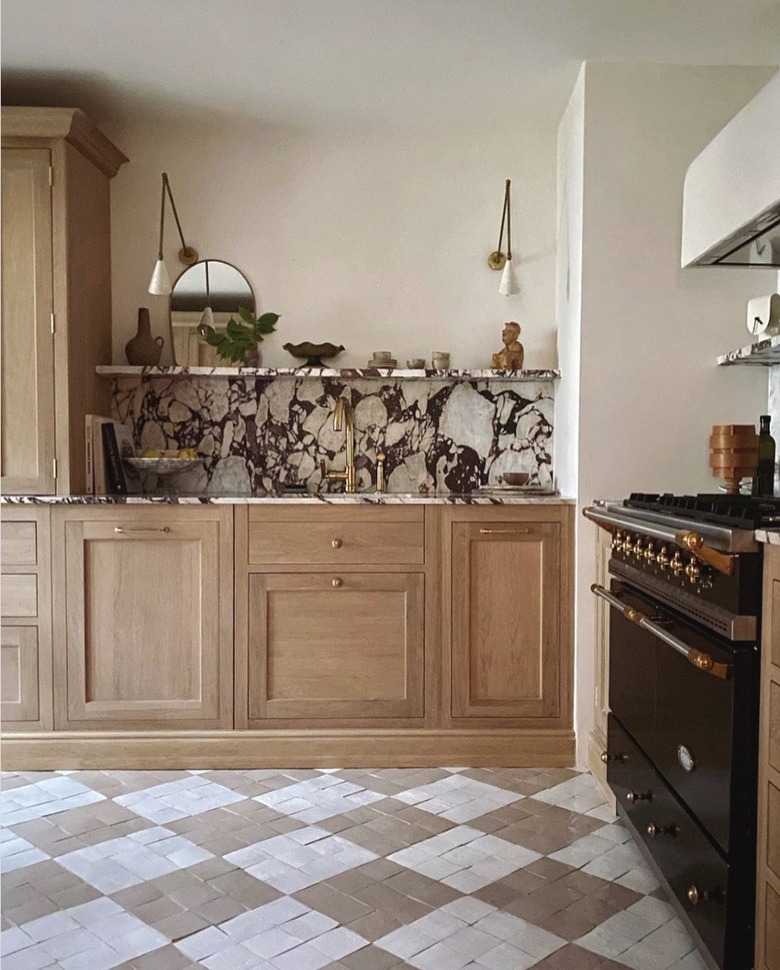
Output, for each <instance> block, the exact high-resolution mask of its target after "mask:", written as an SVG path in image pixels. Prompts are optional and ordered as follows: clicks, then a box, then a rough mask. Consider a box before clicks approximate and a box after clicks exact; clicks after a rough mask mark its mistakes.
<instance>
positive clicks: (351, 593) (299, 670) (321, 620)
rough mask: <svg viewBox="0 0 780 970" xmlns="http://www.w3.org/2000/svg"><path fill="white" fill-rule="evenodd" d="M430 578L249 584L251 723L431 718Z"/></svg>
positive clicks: (316, 578) (276, 578)
mask: <svg viewBox="0 0 780 970" xmlns="http://www.w3.org/2000/svg"><path fill="white" fill-rule="evenodd" d="M423 595H424V577H423V575H422V574H421V573H374V574H370V573H369V574H366V573H360V574H355V573H346V574H342V575H338V576H337V575H335V574H334V575H331V574H329V573H328V574H321V573H308V574H304V575H301V574H285V573H278V574H269V575H260V574H255V575H252V576H250V577H249V699H248V700H249V717H250V719H252V720H262V719H264V718H300V719H303V720H310V719H316V718H338V717H341V718H348V717H354V718H374V717H422V715H423V687H424V671H423V625H424V620H423Z"/></svg>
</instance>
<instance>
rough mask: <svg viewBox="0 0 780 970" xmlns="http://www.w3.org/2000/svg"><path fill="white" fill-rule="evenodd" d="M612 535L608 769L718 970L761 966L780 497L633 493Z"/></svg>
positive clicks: (644, 844) (609, 511)
mask: <svg viewBox="0 0 780 970" xmlns="http://www.w3.org/2000/svg"><path fill="white" fill-rule="evenodd" d="M585 515H586V516H587V517H588V518H590V519H592V520H593V521H594V522H596V523H597V524H599V525H600V526H602V527H604V528H606V529H609V531H610V532H611V533H612V556H611V559H610V564H609V571H610V573H611V574H612V576H613V577H614V578H613V579H612V581H611V583H610V588H609V589H605V588H604V587H602V586H598V585H594V586H593V587H592V590H593V592H594V593H595V594H596V595H597V596H599V597H601V598H602V599H604V600H606V601H607V602H608V603H609V604H610V607H611V609H610V640H609V648H610V660H609V702H610V708H611V714H610V716H609V727H608V745H607V751H606V752H605V753H604V760H605V761H606V762H607V780H608V783H609V785H610V787H611V788H612V790H613V791H614V793H615V796H616V798H617V803H618V808H619V811H620V813H621V815H622V816H623V817H624V818H625V819H626V822H627V824H628V825H629V828H630V829H631V831H632V833H633V835H634V836H635V838H636V839H637V842H638V844H639V845H640V848H642V849H643V851H644V854H645V856H646V857H647V858H648V861H649V862H650V864H651V865H652V867H653V869H654V871H655V872H656V874H657V875H658V876H659V878H660V879H661V881H662V884H663V885H664V887H665V889H666V890H667V892H668V894H669V896H670V898H671V900H672V901H673V903H674V904H675V906H676V908H677V911H678V912H679V913H680V915H681V917H682V918H683V920H684V921H685V923H686V925H687V926H688V928H689V930H690V931H691V933H692V936H693V938H694V940H695V941H696V942H697V944H698V945H699V949H700V952H701V953H702V956H703V958H704V959H705V962H707V964H708V965H709V966H711V967H713V968H718V970H750V968H751V967H752V966H753V937H754V925H753V923H754V907H755V857H756V798H757V787H758V780H757V758H758V678H759V666H760V665H759V656H758V651H759V635H760V634H759V631H760V614H761V546H760V544H759V543H758V542H757V541H756V539H755V530H756V529H757V528H767V527H768V528H778V527H780V500H778V499H757V498H751V497H747V496H728V495H723V494H718V495H698V496H673V495H645V494H633V495H631V497H630V498H628V499H626V500H625V501H624V502H603V503H596V504H595V505H593V506H591V507H590V508H587V509H585Z"/></svg>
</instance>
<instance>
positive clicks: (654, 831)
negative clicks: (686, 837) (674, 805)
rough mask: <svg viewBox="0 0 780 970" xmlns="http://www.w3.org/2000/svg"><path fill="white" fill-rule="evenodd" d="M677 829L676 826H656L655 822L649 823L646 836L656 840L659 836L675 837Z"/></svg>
mask: <svg viewBox="0 0 780 970" xmlns="http://www.w3.org/2000/svg"><path fill="white" fill-rule="evenodd" d="M678 831H679V830H678V828H677V826H676V825H656V824H655V822H651V823H650V824H649V825H648V826H647V834H648V835H649V836H650V838H651V839H654V838H656V837H657V836H659V835H677V832H678Z"/></svg>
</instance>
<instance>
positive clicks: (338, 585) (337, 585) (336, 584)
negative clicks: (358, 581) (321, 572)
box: [330, 576, 344, 589]
mask: <svg viewBox="0 0 780 970" xmlns="http://www.w3.org/2000/svg"><path fill="white" fill-rule="evenodd" d="M330 585H331V586H332V587H333V588H334V589H340V588H341V587H342V586H343V585H344V580H343V579H339V577H338V576H336V578H335V579H331V581H330Z"/></svg>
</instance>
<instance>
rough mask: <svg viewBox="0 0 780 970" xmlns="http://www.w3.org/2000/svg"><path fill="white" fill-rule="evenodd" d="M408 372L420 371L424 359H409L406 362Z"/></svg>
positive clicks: (423, 364) (423, 365)
mask: <svg viewBox="0 0 780 970" xmlns="http://www.w3.org/2000/svg"><path fill="white" fill-rule="evenodd" d="M406 366H407V367H408V368H409V370H422V369H423V368H424V367H425V358H424V357H410V358H409V360H407V362H406Z"/></svg>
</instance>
